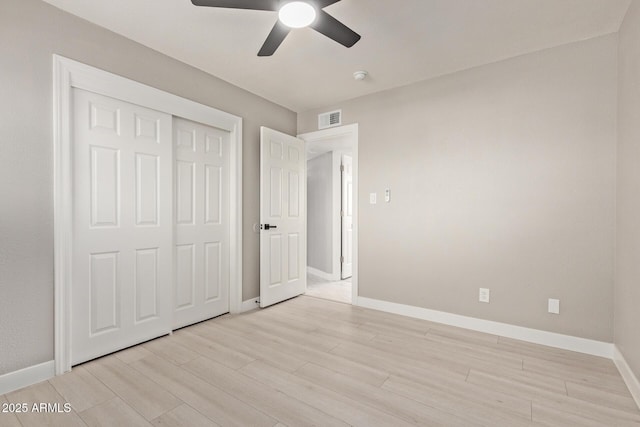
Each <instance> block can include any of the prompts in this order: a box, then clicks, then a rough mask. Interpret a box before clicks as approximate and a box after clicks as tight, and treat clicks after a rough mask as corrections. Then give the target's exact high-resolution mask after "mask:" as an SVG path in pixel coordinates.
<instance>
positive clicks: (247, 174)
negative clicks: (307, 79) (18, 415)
mask: <svg viewBox="0 0 640 427" xmlns="http://www.w3.org/2000/svg"><path fill="white" fill-rule="evenodd" d="M0 40H2V42H1V43H0V76H1V77H0V374H3V373H6V372H11V371H14V370H17V369H20V368H23V367H26V366H31V365H34V364H37V363H41V362H45V361H48V360H52V359H53V200H52V189H53V182H52V179H53V158H52V144H53V143H52V133H53V130H52V107H51V105H52V83H51V81H52V76H51V70H52V57H51V55H52V54H54V53H57V54H60V55H63V56H66V57H69V58H72V59H75V60H78V61H81V62H84V63H87V64H89V65H92V66H95V67H98V68H101V69H104V70H107V71H110V72H113V73H116V74H119V75H122V76H125V77H128V78H130V79H133V80H136V81H140V82H143V83H145V84H148V85H150V86H154V87H157V88H160V89H162V90H165V91H167V92H171V93H174V94H177V95H180V96H183V97H185V98H189V99H192V100H194V101H197V102H201V103H203V104H207V105H210V106H213V107H216V108H218V109H221V110H224V111H227V112H229V113H232V114H236V115H238V116H241V117H243V118H244V129H243V133H244V160H243V168H244V185H243V191H244V197H243V203H244V224H243V233H244V240H243V244H244V254H243V255H244V257H243V258H244V269H243V275H244V283H243V297H244V299H249V298H253V297H256V296H258V280H259V276H258V267H259V263H258V262H259V259H258V254H259V247H258V241H259V236H258V234H255V233H254V232H253V230H252V225H253V223H257V222H258V221H259V209H258V205H259V194H258V191H259V126H261V125H264V126H269V127H271V128H274V129H277V130H280V131H282V132H286V133H289V134H295V131H296V115H295V113H293V112H292V111H289V110H287V109H285V108H283V107H280V106H278V105H275V104H273V103H271V102H269V101H267V100H265V99H262V98H259V97H257V96H255V95H253V94H251V93H249V92H246V91H244V90H242V89H239V88H237V87H235V86H232V85H231V84H228V83H226V82H224V81H222V80H220V79H217V78H215V77H212V76H210V75H208V74H206V73H203V72H201V71H199V70H197V69H195V68H192V67H189V66H187V65H185V64H183V63H180V62H178V61H176V60H174V59H171V58H169V57H167V56H164V55H161V54H159V53H158V52H155V51H153V50H151V49H148V48H146V47H144V46H142V45H139V44H137V43H134V42H132V41H130V40H128V39H125V38H123V37H121V36H118V35H116V34H114V33H112V32H109V31H107V30H105V29H102V28H100V27H97V26H95V25H93V24H91V23H88V22H86V21H84V20H81V19H79V18H76V17H74V16H72V15H70V14H67V13H65V12H62V11H60V10H58V9H56V8H54V7H52V6H49V5H47V4H46V3H43V2H41V1H39V0H2V1H0Z"/></svg>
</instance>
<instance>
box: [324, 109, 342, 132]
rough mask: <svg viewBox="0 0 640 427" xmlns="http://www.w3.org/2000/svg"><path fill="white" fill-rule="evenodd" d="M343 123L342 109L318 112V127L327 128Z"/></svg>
mask: <svg viewBox="0 0 640 427" xmlns="http://www.w3.org/2000/svg"><path fill="white" fill-rule="evenodd" d="M340 125H342V110H336V111H329V112H328V113H322V114H318V129H326V128H330V127H334V126H340Z"/></svg>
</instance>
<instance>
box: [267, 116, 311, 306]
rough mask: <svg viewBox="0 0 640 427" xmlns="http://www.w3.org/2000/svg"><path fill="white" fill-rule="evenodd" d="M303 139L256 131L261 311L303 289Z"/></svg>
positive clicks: (304, 226)
mask: <svg viewBox="0 0 640 427" xmlns="http://www.w3.org/2000/svg"><path fill="white" fill-rule="evenodd" d="M306 206H307V202H306V156H305V150H304V141H303V140H301V139H298V138H295V137H293V136H290V135H286V134H284V133H281V132H277V131H275V130H272V129H269V128H265V127H262V128H261V129H260V224H261V231H260V307H267V306H269V305H272V304H275V303H278V302H280V301H284V300H286V299H289V298H292V297H295V296H297V295H300V294H303V293H304V292H305V291H306V287H307V275H306V267H305V266H306V265H307V238H306V234H307V228H306Z"/></svg>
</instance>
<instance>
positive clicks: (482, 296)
mask: <svg viewBox="0 0 640 427" xmlns="http://www.w3.org/2000/svg"><path fill="white" fill-rule="evenodd" d="M490 297H491V291H490V290H489V289H487V288H480V292H479V293H478V301H480V302H489V298H490Z"/></svg>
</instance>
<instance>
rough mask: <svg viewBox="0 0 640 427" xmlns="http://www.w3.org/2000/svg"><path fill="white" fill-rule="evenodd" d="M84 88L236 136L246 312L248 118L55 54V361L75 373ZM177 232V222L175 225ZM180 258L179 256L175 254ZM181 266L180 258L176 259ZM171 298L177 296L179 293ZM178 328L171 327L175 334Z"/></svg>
mask: <svg viewBox="0 0 640 427" xmlns="http://www.w3.org/2000/svg"><path fill="white" fill-rule="evenodd" d="M74 88H77V89H83V90H87V91H90V92H94V93H98V94H100V95H105V96H109V97H111V98H115V99H118V100H121V101H124V102H128V103H131V104H136V105H140V106H142V107H146V108H150V109H153V110H157V111H161V112H164V113H167V114H171V115H172V116H177V117H182V118H185V119H188V120H192V121H194V122H199V123H203V124H205V125H209V126H213V127H216V128H219V129H223V130H225V131H228V132H229V133H230V171H229V172H230V206H229V207H230V212H229V213H230V224H229V225H230V236H231V238H230V268H231V270H230V276H229V310H230V311H231V312H232V313H239V312H240V311H241V308H242V118H241V117H238V116H234V115H232V114H229V113H225V112H224V111H220V110H217V109H215V108H213V107H210V106H207V105H204V104H200V103H197V102H195V101H191V100H189V99H186V98H182V97H179V96H177V95H173V94H170V93H168V92H164V91H162V90H160V89H156V88H153V87H151V86H147V85H145V84H142V83H139V82H136V81H133V80H130V79H127V78H125V77H121V76H118V75H116V74H112V73H109V72H107V71H103V70H100V69H98V68H95V67H92V66H89V65H86V64H83V63H80V62H77V61H74V60H71V59H68V58H65V57H63V56H59V55H55V54H54V55H53V158H54V164H53V206H54V207H53V209H54V361H55V373H56V375H60V374H63V373H64V372H67V371H69V370H71V280H72V255H73V248H72V230H73V222H72V221H73V215H72V212H73V210H72V209H73V198H72V195H73V192H72V188H73V187H72V185H73V176H72V170H73V168H72V166H73V159H72V153H73V150H72V148H73V147H72V136H73V135H72V130H71V129H72V126H71V120H72V117H73V109H72V107H73V105H72V101H71V96H72V90H73V89H74ZM172 227H174V228H175V224H172ZM173 257H174V258H175V254H174V256H173ZM174 263H175V260H174ZM171 298H173V293H172V296H171ZM171 327H172V325H169V331H168V332H170V329H171Z"/></svg>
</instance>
